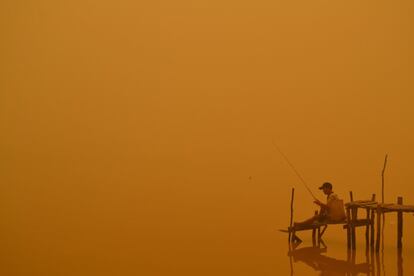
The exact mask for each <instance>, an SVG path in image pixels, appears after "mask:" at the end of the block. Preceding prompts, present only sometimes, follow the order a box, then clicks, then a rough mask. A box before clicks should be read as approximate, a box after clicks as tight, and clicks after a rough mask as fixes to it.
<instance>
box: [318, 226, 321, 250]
mask: <svg viewBox="0 0 414 276" xmlns="http://www.w3.org/2000/svg"><path fill="white" fill-rule="evenodd" d="M318 246H321V227H318Z"/></svg>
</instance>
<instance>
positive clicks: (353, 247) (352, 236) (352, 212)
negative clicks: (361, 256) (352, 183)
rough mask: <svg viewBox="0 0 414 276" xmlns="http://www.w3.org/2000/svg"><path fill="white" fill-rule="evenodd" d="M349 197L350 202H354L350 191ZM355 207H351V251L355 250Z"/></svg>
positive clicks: (356, 210)
mask: <svg viewBox="0 0 414 276" xmlns="http://www.w3.org/2000/svg"><path fill="white" fill-rule="evenodd" d="M349 197H350V198H351V202H352V201H354V195H353V194H352V191H350V192H349ZM357 212H358V208H357V207H351V223H350V226H351V244H352V250H355V249H356V232H355V222H356V220H357Z"/></svg>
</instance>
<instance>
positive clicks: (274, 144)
mask: <svg viewBox="0 0 414 276" xmlns="http://www.w3.org/2000/svg"><path fill="white" fill-rule="evenodd" d="M272 144H273V146H274V147H275V148H276V149H277V151H278V152H279V153H280V155H282V156H283V158H284V159H285V161H286V163H288V164H289V166H290V167H291V168H292V170H293V171H294V172H295V174H296V176H297V177H299V179H300V181H301V182H302V184H303V185H304V186H305V188H306V189H307V190H308V192H309V193H310V194H311V196H312V197H313V199H314V200H318V199H317V198H316V196H315V195H314V194H313V193H312V191H311V189H309V187H308V185H307V184H306V182H305V180H304V179H303V177H302V176H301V175H300V173H299V172H298V171H297V170H296V168H295V166H293V164H292V163H291V162H290V161H289V158H287V156H286V155H285V154H284V153H283V152H282V151H281V150H280V148H279V147H278V146H277V145H276V143H275V142H274V141H273V140H272Z"/></svg>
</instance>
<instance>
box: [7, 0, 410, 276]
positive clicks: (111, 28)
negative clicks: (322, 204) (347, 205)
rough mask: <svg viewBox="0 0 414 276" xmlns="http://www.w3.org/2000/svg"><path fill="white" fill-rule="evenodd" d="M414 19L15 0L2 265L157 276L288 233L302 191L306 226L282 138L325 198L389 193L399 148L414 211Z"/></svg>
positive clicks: (344, 7)
mask: <svg viewBox="0 0 414 276" xmlns="http://www.w3.org/2000/svg"><path fill="white" fill-rule="evenodd" d="M413 12H414V2H413V1H408V0H407V1H362V2H361V1H319V0H317V1H211V0H209V1H204V0H201V1H200V0H198V1H155V2H152V1H146V3H145V2H142V1H95V0H89V1H50V0H48V1H7V0H6V1H2V2H1V4H0V34H1V38H2V43H1V45H0V60H1V63H0V70H1V74H0V133H1V135H0V152H1V156H2V158H1V159H0V160H1V161H0V183H1V184H0V198H1V200H0V215H1V219H0V236H1V237H0V242H1V246H0V248H1V249H0V257H1V261H0V264H2V263H3V262H4V263H3V264H2V265H1V266H0V267H2V268H1V269H0V270H4V271H3V272H4V273H5V274H7V275H28V274H27V273H28V271H31V272H32V274H31V275H47V273H46V274H45V272H46V271H49V272H50V274H49V275H75V274H76V275H81V274H80V272H81V271H82V272H83V273H85V275H91V273H103V272H102V271H101V270H100V269H101V267H100V266H99V265H96V266H93V265H91V266H88V264H90V263H91V262H92V263H94V262H95V263H104V264H105V265H104V267H105V269H106V271H107V270H108V269H109V271H111V270H110V269H111V268H112V269H114V270H116V269H118V272H119V271H121V272H122V271H123V270H122V269H121V270H119V266H117V265H118V264H121V263H122V264H124V262H126V263H129V262H131V264H132V263H134V262H137V261H138V262H140V264H141V266H140V267H141V268H142V269H143V270H142V271H147V273H150V274H148V275H158V274H156V273H155V272H154V271H156V269H161V268H160V267H161V266H162V265H160V263H162V262H161V261H160V263H158V264H157V263H154V261H153V257H154V256H158V255H164V256H166V255H165V254H167V255H168V254H172V253H167V252H170V251H171V250H172V249H173V248H176V247H175V246H174V244H175V243H180V244H185V245H184V248H187V249H188V248H191V244H192V243H193V242H205V240H203V238H202V236H204V235H200V231H207V233H210V234H211V233H216V232H220V233H227V232H226V231H227V230H228V231H230V230H229V229H231V228H232V225H236V224H237V225H243V226H244V227H246V228H245V229H248V228H249V227H250V226H251V225H254V224H261V225H265V226H266V227H267V225H269V223H270V222H271V221H272V220H273V222H272V223H274V220H275V217H277V216H279V214H278V212H280V213H283V214H280V219H283V220H285V221H286V218H287V215H288V214H287V211H285V209H284V208H285V207H287V206H288V197H289V194H290V189H291V187H296V188H297V196H298V200H299V201H300V202H303V204H301V205H300V206H298V213H299V214H300V215H302V216H305V215H306V214H307V212H308V210H309V207H312V205H311V198H310V197H309V195H308V194H307V193H306V190H305V189H304V187H303V186H301V184H300V182H299V181H298V179H297V177H296V176H295V175H294V173H293V172H292V171H291V169H290V168H289V167H288V165H287V164H286V163H285V161H284V160H283V158H282V157H281V156H280V154H279V153H278V152H277V151H276V150H275V149H274V147H273V145H272V140H273V141H274V142H276V144H277V145H278V146H279V147H280V148H281V149H282V150H283V151H284V152H285V154H286V155H287V156H288V157H289V158H290V160H291V161H292V163H294V165H295V166H296V167H297V169H298V170H299V171H300V173H301V174H302V175H303V177H304V178H305V179H306V181H307V182H308V183H309V186H310V187H311V188H312V189H313V190H314V191H315V193H318V191H317V189H316V187H317V186H319V185H320V183H321V182H323V181H326V180H328V181H331V182H332V183H333V184H334V188H335V189H336V191H337V192H338V193H339V194H340V195H341V196H342V197H344V198H346V199H347V193H348V191H349V190H351V189H352V190H353V191H354V192H355V193H356V194H357V197H359V198H361V197H363V198H367V197H369V196H370V194H371V193H373V192H376V193H377V194H378V195H379V192H380V183H381V178H380V172H381V169H382V165H383V159H384V156H385V154H386V153H388V154H389V163H388V168H387V179H386V181H387V186H386V189H387V191H386V193H387V194H386V195H387V196H386V197H387V199H388V201H395V199H396V196H397V195H404V199H405V200H406V202H410V203H411V204H414V196H413V191H414V189H413V186H412V183H411V182H412V179H413V178H414V170H413V169H412V164H414V124H413V120H414V109H413V103H414V94H413V91H414V89H413V88H414V81H413V73H414V67H413V64H414V63H413V62H414V54H413V53H414V52H413V49H414V32H413V30H414V29H413V27H414V22H413V16H412V15H413ZM312 208H313V207H312ZM277 210H280V211H277ZM286 210H287V209H286ZM284 213H286V214H284ZM206 225H208V226H206ZM249 225H250V226H249ZM206 227H207V228H206ZM251 227H253V226H251ZM166 229H168V230H166ZM226 229H227V230H226ZM246 231H248V230H246ZM252 231H253V230H252ZM184 233H185V234H184ZM240 235H242V234H240ZM184 236H185V239H184V238H183V237H184ZM186 243H188V244H186ZM165 244H169V245H170V247H168V246H167V247H165ZM186 246H187V247H186ZM120 248H122V250H123V254H122V255H121V256H119V255H116V254H114V253H113V252H114V251H116V250H119V249H120ZM125 250H126V251H125ZM163 250H164V251H163ZM182 250H184V251H185V249H182ZM184 251H180V252H179V253H177V252H176V251H174V252H176V253H177V254H178V255H180V254H181V255H182V256H185V255H186V254H187V253H188V252H187V251H185V252H184ZM80 252H82V253H80ZM189 252H190V251H189ZM181 255H180V256H181ZM168 256H169V255H168ZM117 258H119V259H117ZM129 258H130V259H129ZM194 258H196V257H194ZM91 259H92V261H91ZM79 260H83V261H84V263H83V262H82V261H79ZM108 260H109V261H108ZM164 261H165V260H164ZM108 262H109V263H108ZM75 263H76V264H75ZM193 263H194V264H195V266H196V265H197V264H198V263H197V261H194V262H193ZM23 264H26V265H23ZM62 267H66V268H67V269H66V270H65V269H63V270H59V269H62ZM125 267H128V266H127V265H126V266H125ZM144 268H145V269H147V270H145V269H144ZM170 268H171V267H170ZM131 269H132V268H125V271H127V272H128V271H133V270H131ZM151 269H153V270H151ZM165 269H166V270H167V271H168V269H167V268H165ZM102 270H104V269H103V268H102ZM62 271H65V272H62ZM125 271H124V273H125ZM138 271H139V270H138ZM150 271H152V272H150ZM160 271H161V270H160ZM59 273H60V274H59ZM72 273H74V274H72ZM151 273H153V274H151ZM160 273H161V272H160ZM108 275H115V274H111V273H110V272H109V274H108ZM124 275H125V274H124ZM199 275H200V274H199Z"/></svg>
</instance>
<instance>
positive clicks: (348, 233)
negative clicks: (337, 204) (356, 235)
mask: <svg viewBox="0 0 414 276" xmlns="http://www.w3.org/2000/svg"><path fill="white" fill-rule="evenodd" d="M346 221H347V224H348V225H347V226H348V227H347V228H346V243H347V245H348V249H351V210H350V207H346Z"/></svg>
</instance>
